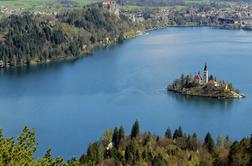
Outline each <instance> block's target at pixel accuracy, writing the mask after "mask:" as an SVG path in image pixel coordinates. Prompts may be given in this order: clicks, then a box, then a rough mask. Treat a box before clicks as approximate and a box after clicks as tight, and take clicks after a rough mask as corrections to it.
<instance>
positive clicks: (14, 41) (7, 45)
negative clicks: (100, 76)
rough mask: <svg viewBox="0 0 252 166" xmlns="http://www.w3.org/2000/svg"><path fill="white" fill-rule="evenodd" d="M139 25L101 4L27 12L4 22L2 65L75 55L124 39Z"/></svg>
mask: <svg viewBox="0 0 252 166" xmlns="http://www.w3.org/2000/svg"><path fill="white" fill-rule="evenodd" d="M137 28H138V25H135V24H133V23H132V22H130V21H129V20H128V19H126V18H124V17H118V16H116V15H114V14H112V13H110V12H109V11H108V10H107V9H104V8H102V6H99V5H93V6H87V7H83V8H81V9H76V10H71V11H67V12H64V13H60V14H58V15H57V16H54V15H39V14H37V15H34V14H30V13H23V14H21V15H11V16H9V17H7V18H4V19H2V20H1V21H0V66H1V67H7V66H18V65H25V64H37V63H46V62H49V61H52V60H59V59H67V58H70V59H71V58H74V57H78V56H80V55H85V54H87V53H90V52H91V51H92V49H94V48H96V47H99V46H102V45H109V44H112V43H115V42H117V41H118V40H123V39H124V37H125V35H126V33H129V32H131V31H134V30H135V29H137Z"/></svg>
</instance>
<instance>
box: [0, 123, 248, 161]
mask: <svg viewBox="0 0 252 166" xmlns="http://www.w3.org/2000/svg"><path fill="white" fill-rule="evenodd" d="M36 149H37V143H36V139H35V132H34V130H32V131H30V130H29V129H28V128H27V127H25V128H24V129H23V132H22V133H21V135H20V136H18V137H17V138H16V139H15V138H5V137H4V136H3V134H2V130H0V165H7V166H8V165H35V166H40V165H48V166H49V165H64V166H81V165H84V166H86V165H104V166H106V165H153V166H165V165H178V166H180V165H189V166H211V165H216V166H238V165H239V166H251V165H252V136H251V137H250V138H243V139H242V140H241V141H235V142H231V141H230V140H229V138H228V137H226V138H224V139H223V138H222V137H221V136H218V138H217V141H216V143H215V141H214V139H213V138H212V136H211V134H210V133H207V134H206V137H205V139H204V140H203V141H201V140H199V139H198V137H197V134H196V133H194V134H193V135H188V134H185V133H184V132H183V130H182V128H181V127H179V128H178V129H176V130H175V131H174V133H173V134H172V132H171V130H170V129H169V128H168V129H167V130H166V132H165V134H164V137H161V136H156V135H153V134H151V133H150V132H147V133H141V132H140V125H139V122H138V121H136V122H135V123H134V125H133V127H132V130H131V133H130V135H126V134H125V131H124V128H123V127H119V128H117V127H115V128H114V129H109V130H107V131H106V132H105V133H104V135H103V136H102V137H101V139H100V140H99V141H97V142H95V143H93V144H90V145H89V146H88V149H87V153H86V154H83V155H82V156H81V157H80V159H77V158H72V159H71V160H69V161H67V162H64V160H63V159H62V158H61V157H57V158H53V157H52V156H51V150H50V149H49V150H48V151H47V152H46V154H45V155H44V156H41V157H39V158H38V159H37V160H35V159H34V153H35V151H36Z"/></svg>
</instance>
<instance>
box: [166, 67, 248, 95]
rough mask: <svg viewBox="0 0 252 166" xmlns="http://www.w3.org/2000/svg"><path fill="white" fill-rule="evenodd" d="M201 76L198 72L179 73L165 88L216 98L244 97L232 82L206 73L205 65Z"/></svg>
mask: <svg viewBox="0 0 252 166" xmlns="http://www.w3.org/2000/svg"><path fill="white" fill-rule="evenodd" d="M203 73H204V75H203V77H202V76H201V75H200V72H198V73H197V74H195V76H194V77H193V76H192V75H186V76H184V74H182V75H181V77H180V78H179V79H176V80H175V81H174V82H173V83H172V84H171V85H168V87H167V90H168V91H171V92H176V93H180V94H183V95H190V96H202V97H211V98H218V99H220V98H221V99H239V98H243V97H245V96H244V95H241V94H240V92H239V90H238V89H235V88H234V87H233V85H232V83H226V82H225V81H219V82H218V81H217V79H216V77H214V76H213V75H210V76H209V75H208V69H207V65H205V67H204V71H203Z"/></svg>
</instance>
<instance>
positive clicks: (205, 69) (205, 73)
mask: <svg viewBox="0 0 252 166" xmlns="http://www.w3.org/2000/svg"><path fill="white" fill-rule="evenodd" d="M204 82H205V83H208V69H207V64H206V63H205V67H204Z"/></svg>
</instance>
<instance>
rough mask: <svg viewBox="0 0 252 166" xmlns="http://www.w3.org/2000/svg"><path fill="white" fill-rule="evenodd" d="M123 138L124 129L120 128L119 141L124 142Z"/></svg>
mask: <svg viewBox="0 0 252 166" xmlns="http://www.w3.org/2000/svg"><path fill="white" fill-rule="evenodd" d="M124 138H125V132H124V128H123V127H122V126H121V127H120V128H119V141H120V140H124Z"/></svg>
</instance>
